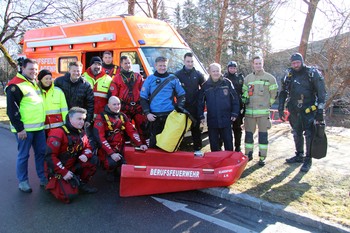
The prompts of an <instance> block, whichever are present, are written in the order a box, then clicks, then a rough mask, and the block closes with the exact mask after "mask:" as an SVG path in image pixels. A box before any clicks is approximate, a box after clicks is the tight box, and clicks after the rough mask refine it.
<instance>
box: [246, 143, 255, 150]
mask: <svg viewBox="0 0 350 233" xmlns="http://www.w3.org/2000/svg"><path fill="white" fill-rule="evenodd" d="M245 147H246V148H247V149H253V148H254V144H253V143H246V144H245Z"/></svg>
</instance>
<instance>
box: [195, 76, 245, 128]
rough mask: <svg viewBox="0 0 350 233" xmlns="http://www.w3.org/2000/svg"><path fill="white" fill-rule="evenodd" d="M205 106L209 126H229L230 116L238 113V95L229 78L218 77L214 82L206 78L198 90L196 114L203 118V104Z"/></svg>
mask: <svg viewBox="0 0 350 233" xmlns="http://www.w3.org/2000/svg"><path fill="white" fill-rule="evenodd" d="M205 104H206V106H207V124H208V127H209V128H225V127H231V123H232V121H231V117H236V118H237V116H238V114H239V97H238V95H237V93H236V91H235V90H234V87H233V85H232V83H231V81H230V80H228V79H227V78H223V79H220V80H219V81H217V82H216V83H215V82H213V81H212V79H208V81H206V82H205V83H204V84H203V86H202V89H201V91H200V95H199V105H198V114H199V117H200V119H204V106H205Z"/></svg>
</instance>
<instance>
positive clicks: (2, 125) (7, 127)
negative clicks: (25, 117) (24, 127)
mask: <svg viewBox="0 0 350 233" xmlns="http://www.w3.org/2000/svg"><path fill="white" fill-rule="evenodd" d="M0 128H3V129H8V130H10V125H8V124H3V123H0Z"/></svg>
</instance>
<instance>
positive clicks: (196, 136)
mask: <svg viewBox="0 0 350 233" xmlns="http://www.w3.org/2000/svg"><path fill="white" fill-rule="evenodd" d="M175 75H176V77H177V78H178V79H179V80H180V82H181V85H182V87H183V88H184V89H185V92H186V103H185V109H186V110H187V111H189V113H190V114H191V115H192V116H193V117H194V118H195V119H196V120H197V121H196V123H195V124H192V126H191V134H192V140H193V150H194V154H195V155H196V156H203V152H202V151H201V149H202V138H201V131H200V128H199V126H200V123H201V121H200V118H199V117H198V113H197V109H198V96H199V90H200V87H201V86H202V85H203V83H204V82H205V78H204V76H203V74H202V73H201V72H199V71H198V70H196V69H195V68H194V66H193V54H192V53H186V54H185V55H184V66H183V68H182V69H181V70H179V71H177V72H176V73H175Z"/></svg>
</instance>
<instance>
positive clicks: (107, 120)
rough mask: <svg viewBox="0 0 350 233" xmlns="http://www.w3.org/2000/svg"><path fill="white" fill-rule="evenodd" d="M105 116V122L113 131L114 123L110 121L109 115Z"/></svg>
mask: <svg viewBox="0 0 350 233" xmlns="http://www.w3.org/2000/svg"><path fill="white" fill-rule="evenodd" d="M103 116H104V118H105V120H106V122H107V126H108V129H109V130H111V131H113V127H112V122H111V121H110V120H109V118H108V115H107V114H103Z"/></svg>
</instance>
